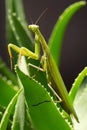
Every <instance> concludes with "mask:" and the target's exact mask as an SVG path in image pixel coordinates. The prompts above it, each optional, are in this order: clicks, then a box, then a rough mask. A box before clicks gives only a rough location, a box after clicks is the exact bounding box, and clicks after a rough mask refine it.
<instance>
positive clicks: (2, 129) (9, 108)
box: [0, 89, 22, 130]
mask: <svg viewBox="0 0 87 130" xmlns="http://www.w3.org/2000/svg"><path fill="white" fill-rule="evenodd" d="M21 91H22V89H20V90H19V91H18V92H17V93H16V94H15V96H14V97H13V98H12V99H11V101H10V103H9V104H8V106H7V108H6V110H5V112H4V115H3V117H2V119H1V122H0V130H6V128H7V124H8V120H9V116H10V114H11V111H12V108H13V107H14V105H15V102H16V100H17V98H18V96H19V94H20V92H21Z"/></svg>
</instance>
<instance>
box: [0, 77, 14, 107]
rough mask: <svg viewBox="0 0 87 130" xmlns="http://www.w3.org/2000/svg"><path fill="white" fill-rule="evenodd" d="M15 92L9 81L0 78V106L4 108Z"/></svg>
mask: <svg viewBox="0 0 87 130" xmlns="http://www.w3.org/2000/svg"><path fill="white" fill-rule="evenodd" d="M16 92H17V90H15V89H14V86H13V85H12V83H11V81H9V80H6V77H2V76H0V105H2V106H4V107H6V106H7V105H8V104H9V102H10V100H11V99H12V97H13V96H14V95H15V94H16Z"/></svg>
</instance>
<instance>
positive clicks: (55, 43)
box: [48, 1, 86, 65]
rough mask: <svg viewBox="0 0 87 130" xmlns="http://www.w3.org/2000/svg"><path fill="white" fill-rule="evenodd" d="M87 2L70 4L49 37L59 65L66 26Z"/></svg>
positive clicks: (51, 48)
mask: <svg viewBox="0 0 87 130" xmlns="http://www.w3.org/2000/svg"><path fill="white" fill-rule="evenodd" d="M85 4H86V2H85V1H79V2H76V3H74V4H72V5H70V6H69V7H68V8H67V9H66V10H65V11H64V12H63V13H62V15H61V16H60V17H59V19H58V21H57V23H56V25H55V26H54V29H53V31H52V34H51V36H50V39H49V42H48V43H49V47H50V51H51V53H52V55H53V57H54V60H55V62H56V63H57V65H59V63H60V54H61V47H62V40H63V36H64V32H65V30H66V27H67V25H68V23H69V21H70V19H71V18H72V16H73V15H74V14H75V13H76V11H78V10H79V9H80V8H81V7H83V6H84V5H85Z"/></svg>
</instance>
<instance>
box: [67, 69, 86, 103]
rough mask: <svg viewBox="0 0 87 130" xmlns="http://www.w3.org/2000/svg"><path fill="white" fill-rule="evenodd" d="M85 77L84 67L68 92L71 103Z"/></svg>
mask: <svg viewBox="0 0 87 130" xmlns="http://www.w3.org/2000/svg"><path fill="white" fill-rule="evenodd" d="M86 75H87V67H85V68H84V69H83V70H82V71H81V73H79V75H78V76H77V78H76V79H75V82H74V83H73V85H72V87H71V90H70V92H69V97H70V98H71V101H72V103H73V102H74V100H75V97H76V94H77V93H78V90H79V89H80V86H81V84H82V82H83V80H84V78H85V77H86Z"/></svg>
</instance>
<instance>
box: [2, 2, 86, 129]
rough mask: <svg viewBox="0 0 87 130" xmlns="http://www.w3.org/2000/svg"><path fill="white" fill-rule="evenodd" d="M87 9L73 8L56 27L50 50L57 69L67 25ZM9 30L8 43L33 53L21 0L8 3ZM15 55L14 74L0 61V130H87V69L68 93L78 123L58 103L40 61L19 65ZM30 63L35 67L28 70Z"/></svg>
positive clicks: (69, 8)
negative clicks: (75, 15)
mask: <svg viewBox="0 0 87 130" xmlns="http://www.w3.org/2000/svg"><path fill="white" fill-rule="evenodd" d="M84 5H86V2H85V1H80V2H76V3H74V4H72V5H70V6H69V7H68V8H67V9H66V10H65V11H64V12H63V13H62V14H61V16H60V17H59V19H58V20H57V22H56V25H55V26H54V29H53V31H52V34H51V36H50V38H49V42H48V46H49V49H50V52H51V54H52V55H53V58H54V60H55V63H56V64H57V65H59V63H60V53H61V48H62V41H63V36H64V32H65V30H66V28H67V25H68V23H69V21H70V19H71V18H72V16H73V15H74V14H75V13H76V12H77V11H78V10H79V9H80V8H81V7H83V6H84ZM19 7H20V8H19ZM6 30H7V33H6V34H7V41H8V43H13V44H16V45H17V46H19V47H22V46H24V47H26V48H27V49H29V50H31V51H34V43H33V38H32V36H31V33H30V32H29V30H28V28H27V21H26V20H25V14H24V10H23V5H22V0H19V1H18V0H9V1H7V0H6ZM55 48H56V49H55ZM54 52H55V53H54ZM12 54H13V55H14V59H13V66H12V68H13V71H12V70H10V69H9V68H8V67H7V66H6V64H5V63H4V62H3V60H2V59H1V58H0V73H1V75H0V130H10V129H11V130H63V129H64V130H73V129H74V130H86V128H87V124H86V120H87V115H86V108H87V103H86V102H87V94H86V93H87V78H86V74H87V68H86V67H85V68H84V70H82V72H81V73H80V74H79V75H78V76H77V78H76V80H75V82H74V83H73V85H72V88H71V90H70V92H69V98H70V100H71V102H72V104H73V106H74V108H75V110H76V113H77V115H78V118H79V123H78V122H77V121H76V120H75V119H73V118H71V117H70V116H69V115H67V113H66V112H65V111H64V110H63V108H62V107H61V104H60V103H59V102H57V103H56V100H57V98H56V96H55V94H54V92H53V91H51V90H50V88H49V86H48V81H47V76H46V72H44V71H41V70H40V69H39V66H40V60H33V59H28V58H27V57H24V56H23V57H21V61H20V58H18V56H17V54H16V52H14V53H13V51H12ZM9 60H10V59H9ZM29 63H30V64H32V65H31V66H29ZM34 66H37V67H34ZM79 97H80V98H79ZM83 117H84V118H83Z"/></svg>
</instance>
